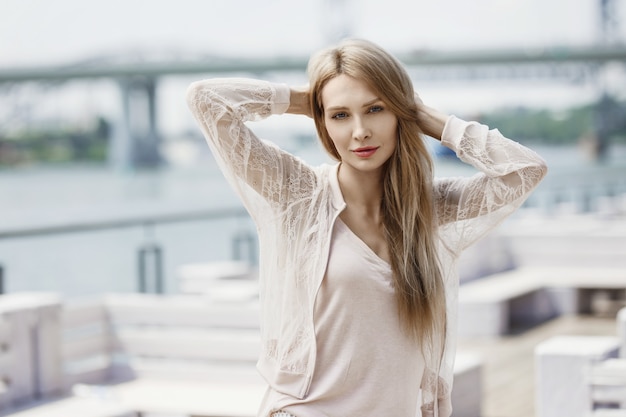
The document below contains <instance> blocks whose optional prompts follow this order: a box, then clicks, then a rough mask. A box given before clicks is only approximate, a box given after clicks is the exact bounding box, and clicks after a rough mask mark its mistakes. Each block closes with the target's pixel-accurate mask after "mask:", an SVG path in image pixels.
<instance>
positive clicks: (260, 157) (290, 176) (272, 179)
mask: <svg viewBox="0 0 626 417" xmlns="http://www.w3.org/2000/svg"><path fill="white" fill-rule="evenodd" d="M187 103H188V105H189V107H190V109H191V111H192V113H193V115H194V117H195V118H196V120H197V121H198V122H199V124H200V128H201V129H202V132H203V133H204V136H205V138H206V140H207V142H208V144H209V147H210V148H211V151H212V152H213V155H214V156H215V158H216V160H217V162H218V165H219V166H220V169H221V170H222V172H223V173H224V175H225V176H226V178H227V179H228V181H229V182H230V183H231V185H232V186H233V187H234V188H235V191H237V193H238V194H239V195H240V197H241V198H242V200H243V202H244V205H246V207H247V208H248V210H249V211H250V213H251V214H252V215H253V216H254V214H255V211H256V209H257V207H252V205H254V204H255V202H254V201H253V200H255V196H256V197H258V196H261V197H262V199H263V200H264V201H265V202H268V203H270V204H271V205H277V204H286V203H287V202H289V201H292V199H294V198H298V197H299V195H298V194H299V193H304V192H305V191H306V190H310V189H311V182H312V181H314V175H313V172H312V171H311V169H309V168H308V166H306V165H305V164H304V163H302V162H301V161H300V160H299V159H298V158H296V157H294V156H293V155H290V154H288V153H287V152H284V151H282V150H281V149H279V148H278V147H277V146H276V145H274V144H272V143H270V142H266V141H263V140H260V139H259V138H258V137H257V136H256V135H255V134H254V132H252V131H251V130H250V129H249V128H248V127H247V126H246V124H245V122H247V121H254V120H260V119H263V118H266V117H269V116H270V115H272V114H280V113H283V112H284V111H286V109H287V107H288V106H289V89H288V87H287V86H285V85H282V84H272V83H269V82H265V81H259V80H248V79H238V78H230V79H219V78H218V79H211V80H204V81H198V82H195V83H193V84H191V86H190V87H189V89H188V91H187ZM250 190H254V191H255V193H250V192H249V191H250Z"/></svg>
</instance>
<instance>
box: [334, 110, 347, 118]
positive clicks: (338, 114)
mask: <svg viewBox="0 0 626 417" xmlns="http://www.w3.org/2000/svg"><path fill="white" fill-rule="evenodd" d="M346 117H348V114H347V113H345V112H339V113H335V114H333V117H332V118H333V119H337V120H340V119H345V118H346Z"/></svg>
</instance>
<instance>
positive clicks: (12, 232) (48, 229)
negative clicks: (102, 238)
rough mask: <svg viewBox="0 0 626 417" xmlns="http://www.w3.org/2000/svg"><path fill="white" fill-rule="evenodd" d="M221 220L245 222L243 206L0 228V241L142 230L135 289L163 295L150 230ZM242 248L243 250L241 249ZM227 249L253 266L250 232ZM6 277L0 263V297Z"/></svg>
mask: <svg viewBox="0 0 626 417" xmlns="http://www.w3.org/2000/svg"><path fill="white" fill-rule="evenodd" d="M224 219H249V214H248V212H247V211H246V210H245V209H244V208H243V207H232V208H221V209H212V210H196V211H188V212H177V213H168V214H156V215H144V216H126V217H121V218H120V217H117V218H115V219H97V220H87V221H76V222H73V223H65V224H50V225H43V226H41V225H38V226H32V227H29V226H26V227H19V228H17V227H16V228H5V229H0V241H3V240H9V239H29V238H40V237H44V236H58V235H66V234H77V233H90V232H96V231H110V230H115V229H126V228H137V227H138V228H140V229H142V230H143V233H144V236H145V241H144V243H143V244H140V245H139V247H138V248H137V257H136V262H137V289H138V291H139V292H144V293H146V292H154V293H163V292H164V272H163V271H164V269H163V257H164V250H163V248H162V246H161V245H160V244H159V243H158V242H157V240H156V238H155V235H154V233H153V230H154V228H155V227H156V226H159V225H165V224H175V223H189V222H197V221H206V220H211V221H215V220H224ZM244 248H245V249H246V250H244ZM231 249H232V258H233V259H234V260H245V261H247V262H249V263H250V264H251V265H256V264H257V262H258V259H257V244H256V236H255V235H254V233H252V232H247V231H239V232H237V233H236V234H235V236H233V238H232V247H231ZM6 278H7V277H6V272H5V268H4V267H3V265H2V264H1V263H0V294H3V293H4V291H5V287H6V286H5V283H6Z"/></svg>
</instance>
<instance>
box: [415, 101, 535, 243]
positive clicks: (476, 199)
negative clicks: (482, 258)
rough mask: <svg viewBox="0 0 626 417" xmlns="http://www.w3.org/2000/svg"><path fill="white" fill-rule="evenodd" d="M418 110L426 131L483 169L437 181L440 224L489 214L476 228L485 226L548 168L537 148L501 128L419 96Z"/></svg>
mask: <svg viewBox="0 0 626 417" xmlns="http://www.w3.org/2000/svg"><path fill="white" fill-rule="evenodd" d="M418 111H419V120H420V126H421V127H422V130H423V131H424V133H426V134H428V135H429V136H431V137H433V138H435V139H439V140H440V141H441V143H442V145H444V146H446V147H448V148H450V149H452V150H453V151H454V152H455V153H456V155H457V157H458V158H459V159H460V160H462V161H463V162H465V163H467V164H470V165H472V166H474V167H475V168H477V169H478V170H479V171H480V172H479V173H477V174H476V175H474V176H472V177H469V178H449V179H443V180H437V181H436V182H435V201H436V204H437V213H438V215H439V223H440V224H446V223H451V222H458V221H463V220H468V219H473V218H476V217H480V216H489V218H485V221H484V222H483V223H484V226H483V227H478V228H477V230H475V232H479V230H480V229H485V230H483V231H484V232H486V231H487V229H491V228H492V227H493V226H495V225H496V224H497V223H499V221H501V220H503V219H504V217H506V216H508V215H509V214H510V213H512V212H513V211H514V210H515V209H517V208H518V207H519V206H521V204H522V203H523V202H524V200H525V199H526V198H527V197H528V195H529V194H530V192H531V191H532V190H533V189H534V188H535V187H536V186H537V185H538V184H539V182H540V181H541V180H542V178H543V177H544V176H545V175H546V173H547V166H546V163H545V161H544V160H543V159H542V158H541V157H540V156H539V155H538V154H537V153H536V152H534V151H533V150H531V149H529V148H527V147H525V146H522V145H521V144H519V143H517V142H515V141H513V140H510V139H507V138H505V137H504V136H503V135H502V134H501V133H500V132H499V131H498V130H497V129H493V130H490V129H489V128H488V127H487V126H485V125H482V124H480V123H477V122H467V121H464V120H461V119H459V118H457V117H455V116H448V115H446V114H444V113H441V112H439V111H437V110H435V109H432V108H429V107H427V106H424V105H423V103H421V101H418ZM474 226H476V225H474ZM476 238H477V237H476ZM470 240H474V239H470ZM470 243H471V242H470ZM464 246H465V245H464Z"/></svg>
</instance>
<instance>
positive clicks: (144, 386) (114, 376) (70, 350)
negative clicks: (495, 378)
mask: <svg viewBox="0 0 626 417" xmlns="http://www.w3.org/2000/svg"><path fill="white" fill-rule="evenodd" d="M60 324H61V326H60V328H61V329H63V331H62V337H59V343H60V345H61V347H62V349H61V348H59V349H58V350H57V351H58V352H61V353H60V355H59V357H58V358H57V360H56V363H57V364H62V365H63V366H62V368H61V369H62V371H63V372H62V375H63V378H62V379H61V380H60V382H59V385H60V388H61V390H63V391H65V392H66V393H68V394H73V396H68V397H67V398H63V399H60V400H56V401H52V399H48V401H46V402H45V403H40V402H31V403H30V404H29V408H28V409H23V408H15V407H14V408H12V409H11V410H10V411H11V412H12V413H18V412H19V413H21V414H15V415H16V416H18V415H19V417H39V416H42V415H45V416H46V417H61V416H63V417H65V416H69V415H80V416H81V417H131V416H134V415H135V413H137V414H152V413H157V414H158V413H160V414H167V415H172V414H177V415H191V416H196V417H200V416H201V417H213V416H221V417H225V416H232V417H235V416H239V417H246V416H250V417H252V416H255V415H256V412H257V408H258V406H259V404H260V402H261V400H262V398H263V395H264V394H265V390H266V384H265V383H264V381H262V379H261V377H260V376H259V375H258V373H257V371H256V368H255V363H256V360H257V356H258V349H259V329H258V304H257V303H255V302H252V303H234V304H233V303H229V304H228V303H215V302H211V301H208V299H207V298H206V297H202V296H189V295H187V296H156V295H139V294H128V295H110V296H106V297H104V298H99V299H92V300H86V301H83V302H80V303H72V304H68V305H66V306H65V307H64V309H63V312H62V314H61V320H60ZM1 366H2V365H1V363H0V367H1ZM480 369H481V362H480V360H479V359H478V358H476V357H473V356H471V355H468V354H466V355H463V354H460V355H459V358H458V360H457V364H456V367H455V381H456V382H455V389H454V390H453V404H457V405H455V407H456V409H457V410H458V413H457V414H458V416H459V417H475V416H476V415H478V414H479V412H478V414H476V410H480V400H481V396H480V395H479V394H477V393H480V389H481V388H480V387H481V381H480V377H481V372H480ZM103 401H105V402H107V403H108V406H107V407H97V405H98V404H102V402H103ZM94 406H96V408H90V407H94ZM76 410H87V411H84V412H83V411H80V412H78V411H76ZM74 411H76V412H74ZM92 411H93V412H92ZM42 413H43V414H42ZM103 413H104V414H103ZM459 413H460V414H459ZM11 415H13V414H11Z"/></svg>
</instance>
